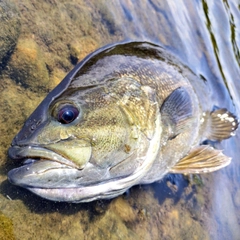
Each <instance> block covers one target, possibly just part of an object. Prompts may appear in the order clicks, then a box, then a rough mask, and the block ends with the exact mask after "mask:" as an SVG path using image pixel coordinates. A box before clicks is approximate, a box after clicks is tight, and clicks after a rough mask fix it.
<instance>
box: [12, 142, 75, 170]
mask: <svg viewBox="0 0 240 240" xmlns="http://www.w3.org/2000/svg"><path fill="white" fill-rule="evenodd" d="M8 156H9V157H10V158H11V159H16V160H23V159H26V158H32V159H35V160H38V159H41V160H50V161H54V162H58V163H61V164H64V165H66V166H69V167H72V168H77V169H78V168H79V167H78V166H77V165H76V164H75V163H73V162H72V161H70V160H68V159H67V158H65V157H63V156H61V155H60V154H58V153H56V152H54V151H52V150H49V149H47V148H45V147H39V146H30V145H29V146H21V147H19V146H11V147H10V148H9V150H8Z"/></svg>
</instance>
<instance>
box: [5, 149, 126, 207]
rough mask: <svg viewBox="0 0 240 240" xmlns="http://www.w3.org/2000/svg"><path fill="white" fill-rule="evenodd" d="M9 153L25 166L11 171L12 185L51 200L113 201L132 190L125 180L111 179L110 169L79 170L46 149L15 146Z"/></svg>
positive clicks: (88, 166) (91, 168) (91, 167)
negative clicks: (111, 199)
mask: <svg viewBox="0 0 240 240" xmlns="http://www.w3.org/2000/svg"><path fill="white" fill-rule="evenodd" d="M8 154H9V157H10V158H12V159H15V160H20V161H22V164H23V165H22V166H20V167H18V168H14V169H12V170H10V171H9V172H8V180H9V182H11V183H12V184H14V185H17V186H20V187H23V188H26V189H28V190H29V191H31V192H33V193H35V194H37V195H38V196H40V197H42V198H45V199H48V200H52V201H61V202H62V201H64V202H76V203H79V202H89V201H93V200H97V199H102V198H113V197H115V196H118V195H120V194H122V193H124V192H125V191H126V190H127V189H128V188H129V187H130V186H129V185H128V183H125V181H124V179H122V178H118V179H111V177H110V174H109V171H108V170H109V169H96V166H95V165H92V164H90V163H88V164H87V165H86V167H85V168H84V169H79V168H78V167H77V166H76V165H75V164H74V163H72V162H71V161H70V160H68V159H66V158H64V157H63V156H61V155H59V154H57V153H56V152H53V151H51V150H48V149H46V148H42V147H38V146H37V147H36V146H24V147H19V146H12V147H11V148H9V152H8ZM89 176H91V177H89ZM120 183H121V184H120ZM119 184H120V185H119ZM118 185H119V186H118Z"/></svg>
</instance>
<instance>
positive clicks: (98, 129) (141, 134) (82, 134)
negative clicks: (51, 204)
mask: <svg viewBox="0 0 240 240" xmlns="http://www.w3.org/2000/svg"><path fill="white" fill-rule="evenodd" d="M212 108H213V106H212V104H211V99H209V94H208V88H207V86H206V83H204V82H203V81H202V80H201V79H200V78H198V77H197V76H196V75H195V74H194V73H193V72H192V71H191V70H190V69H188V68H187V67H186V66H184V65H183V64H182V63H181V62H180V61H179V60H178V59H177V58H176V57H174V56H173V55H172V54H171V53H169V52H168V51H167V50H165V49H164V48H161V47H159V46H156V45H154V44H151V43H147V42H129V43H120V44H114V45H110V46H106V47H104V48H102V49H99V50H97V51H96V52H94V53H93V54H90V55H89V56H88V57H86V58H85V59H84V60H83V61H82V62H81V63H79V64H78V65H77V66H76V67H75V68H74V69H73V70H72V71H71V72H70V73H69V74H68V75H67V76H66V78H65V79H64V80H63V81H62V82H61V83H60V85H58V86H57V87H56V88H55V89H54V90H53V91H52V92H51V93H50V94H49V95H48V96H47V97H46V99H45V100H44V101H43V102H42V103H41V104H40V105H39V107H38V108H37V109H36V110H35V112H34V113H33V114H32V115H31V116H30V117H29V119H28V120H27V121H26V123H25V125H24V127H23V128H22V130H21V131H20V132H19V134H18V135H17V136H16V137H15V138H14V140H13V142H12V146H11V148H10V149H9V156H10V157H11V158H12V159H20V160H21V159H24V160H25V159H28V158H31V159H35V160H36V161H32V162H31V163H29V164H25V165H23V166H22V167H20V168H17V169H13V170H11V171H10V172H9V173H8V178H9V180H10V182H12V183H13V184H16V185H19V186H21V187H25V188H27V189H29V190H30V191H32V192H34V193H36V194H37V195H39V196H42V197H44V198H47V199H50V200H55V201H68V202H86V201H92V200H96V199H101V198H112V197H115V196H117V195H119V194H122V193H123V192H125V191H126V190H127V189H129V188H130V187H131V186H133V185H135V184H140V183H144V184H145V183H151V182H154V181H156V180H159V179H161V178H162V177H163V176H164V175H165V174H166V173H168V172H171V171H172V172H184V173H191V172H200V173H201V172H206V171H214V170H217V169H219V168H221V167H224V166H226V165H227V164H229V163H230V158H228V157H227V156H225V155H223V154H222V153H220V152H219V151H217V150H214V149H212V148H210V147H206V148H203V147H199V144H200V143H201V142H202V141H203V140H205V139H206V137H208V138H209V139H211V137H212V138H213V140H222V139H225V138H228V137H231V135H232V133H233V132H234V131H235V130H236V128H237V126H238V121H237V119H236V117H235V116H234V115H233V114H231V113H229V112H228V111H227V110H221V111H220V110H219V112H217V114H215V113H216V112H215V113H212ZM65 109H67V110H66V111H70V115H67V116H68V117H72V116H73V120H72V121H71V122H69V123H67V124H65V123H63V122H61V119H59V114H61V113H63V114H65V112H64V111H65ZM76 112H78V113H79V114H78V115H77V116H74V114H75V113H76ZM67 114H69V112H68V113H67ZM71 114H72V115H71ZM224 114H225V115H224ZM220 123H221V124H222V125H220ZM218 125H220V127H219V128H218V127H216V126H218ZM223 130H224V131H223ZM214 138H215V139H214ZM216 138H217V139H216ZM192 152H194V154H193V156H192V155H191V153H192ZM188 156H191V157H190V159H189V157H188ZM193 158H194V161H196V162H198V161H201V164H198V165H196V164H195V165H194V164H193V161H192V160H193ZM203 159H206V161H207V163H205V162H204V161H203ZM213 159H215V160H213ZM216 159H217V161H216ZM181 162H182V165H181V164H180V163H181ZM188 166H189V167H188ZM196 166H197V167H196Z"/></svg>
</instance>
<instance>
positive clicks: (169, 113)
mask: <svg viewBox="0 0 240 240" xmlns="http://www.w3.org/2000/svg"><path fill="white" fill-rule="evenodd" d="M160 111H161V118H162V122H163V124H164V125H165V126H167V127H168V131H169V133H170V135H177V134H178V133H179V132H180V131H181V129H182V128H183V127H184V123H186V120H187V119H189V118H190V117H191V116H192V114H193V109H192V102H191V98H190V95H189V93H188V92H187V90H186V89H185V88H183V87H180V88H177V89H176V90H174V91H173V92H172V93H171V94H170V95H169V96H168V97H167V98H166V99H165V101H164V103H163V104H162V107H161V109H160Z"/></svg>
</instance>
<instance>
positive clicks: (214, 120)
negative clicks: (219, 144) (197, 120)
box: [207, 108, 239, 140]
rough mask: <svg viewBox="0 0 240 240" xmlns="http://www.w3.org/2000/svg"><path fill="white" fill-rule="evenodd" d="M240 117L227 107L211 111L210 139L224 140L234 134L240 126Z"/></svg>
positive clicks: (209, 121) (208, 135) (208, 134)
mask: <svg viewBox="0 0 240 240" xmlns="http://www.w3.org/2000/svg"><path fill="white" fill-rule="evenodd" d="M238 124H239V122H238V119H237V118H236V116H234V115H233V114H232V113H230V112H229V111H228V110H227V109H226V108H220V109H217V110H215V111H213V112H211V113H210V116H209V120H208V125H209V126H208V133H207V138H208V139H209V140H222V139H227V138H230V137H232V136H234V132H235V130H236V129H237V128H238Z"/></svg>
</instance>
